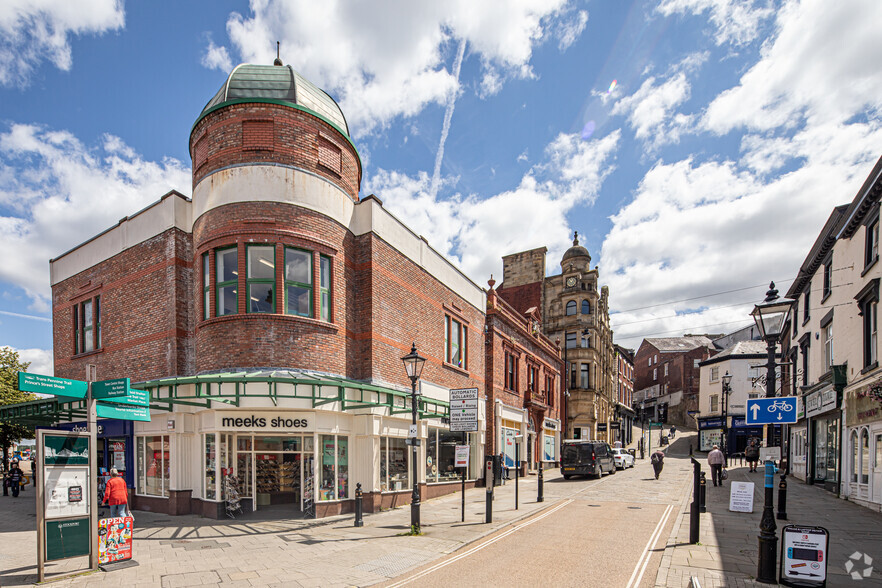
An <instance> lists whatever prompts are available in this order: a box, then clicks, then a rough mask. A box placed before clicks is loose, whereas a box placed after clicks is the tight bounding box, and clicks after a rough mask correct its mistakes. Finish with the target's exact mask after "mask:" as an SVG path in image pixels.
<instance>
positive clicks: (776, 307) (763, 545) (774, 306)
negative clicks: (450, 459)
mask: <svg viewBox="0 0 882 588" xmlns="http://www.w3.org/2000/svg"><path fill="white" fill-rule="evenodd" d="M793 302H794V301H793V300H791V299H789V298H778V290H776V289H775V282H772V283H770V284H769V291H768V292H766V299H765V300H763V301H762V302H761V303H759V304H757V305H756V306H755V307H754V309H753V312H751V313H750V314H752V315H753V320H754V321H756V327H757V329H759V332H760V336H762V338H763V340H765V342H766V345H767V346H768V351H769V355H768V361H767V362H766V398H773V397H774V396H775V367H776V362H775V347H776V346H777V344H778V338H779V337H780V336H781V331H782V328H783V326H784V323H785V322H787V315H788V314H789V313H790V309H791V308H792V306H793ZM773 430H774V429H773V428H771V427H770V428H769V430H768V434H767V435H766V446H770V445H771V440H772V436H773V434H774V433H773ZM765 469H766V474H765V491H766V493H765V501H764V503H763V516H762V519H761V520H760V534H759V557H758V558H757V574H756V579H757V581H758V582H762V583H764V584H776V583H777V582H778V579H777V578H776V568H777V567H778V566H777V557H778V536H777V535H776V533H775V531H776V530H777V528H778V527H777V525H776V524H775V513H774V511H773V508H772V498H773V493H774V486H775V466H774V464H772V462H771V461H768V460H767V461H766V464H765Z"/></svg>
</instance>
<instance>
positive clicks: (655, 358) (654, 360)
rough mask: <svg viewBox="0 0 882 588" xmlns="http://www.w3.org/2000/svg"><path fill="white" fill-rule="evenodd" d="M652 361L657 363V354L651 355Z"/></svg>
mask: <svg viewBox="0 0 882 588" xmlns="http://www.w3.org/2000/svg"><path fill="white" fill-rule="evenodd" d="M652 363H658V355H654V356H653V357H652Z"/></svg>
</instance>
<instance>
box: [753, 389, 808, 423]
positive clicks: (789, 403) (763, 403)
mask: <svg viewBox="0 0 882 588" xmlns="http://www.w3.org/2000/svg"><path fill="white" fill-rule="evenodd" d="M795 422H796V396H780V397H778V398H750V399H748V401H747V418H746V419H745V424H747V425H792V424H793V423H795Z"/></svg>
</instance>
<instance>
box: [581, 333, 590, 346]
mask: <svg viewBox="0 0 882 588" xmlns="http://www.w3.org/2000/svg"><path fill="white" fill-rule="evenodd" d="M582 348H583V349H591V335H590V334H583V335H582Z"/></svg>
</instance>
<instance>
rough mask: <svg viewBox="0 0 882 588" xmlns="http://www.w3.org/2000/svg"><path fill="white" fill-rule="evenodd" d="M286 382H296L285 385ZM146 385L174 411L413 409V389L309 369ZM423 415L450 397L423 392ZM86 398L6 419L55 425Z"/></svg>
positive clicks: (32, 407) (7, 409)
mask: <svg viewBox="0 0 882 588" xmlns="http://www.w3.org/2000/svg"><path fill="white" fill-rule="evenodd" d="M280 384H290V385H284V386H280ZM132 387H133V388H138V389H140V390H146V391H147V392H148V394H149V406H150V409H151V410H166V411H173V410H174V407H175V406H196V407H199V408H205V409H211V408H219V407H221V406H226V407H229V406H241V404H242V401H243V399H248V398H269V399H270V400H271V401H272V403H273V404H274V405H275V406H278V403H279V400H280V399H308V400H310V401H311V403H312V407H313V408H316V407H318V406H322V405H325V404H331V403H334V402H339V403H340V405H341V407H342V409H343V410H346V411H350V410H358V409H365V408H375V407H383V408H385V409H386V412H387V414H389V415H395V414H405V413H408V414H409V413H410V412H411V403H410V396H411V394H410V391H405V390H397V389H395V388H391V387H388V386H380V385H375V384H368V383H365V382H360V381H357V380H350V379H346V378H340V377H336V376H332V375H328V374H323V373H320V372H313V371H307V370H254V371H238V372H225V373H213V374H203V375H200V376H180V377H169V378H160V379H158V380H149V381H146V382H138V383H133V384H132ZM417 398H418V400H417V412H418V415H419V418H421V419H426V418H447V417H449V413H450V404H449V402H447V401H446V400H439V399H435V398H428V397H425V396H418V397H417ZM87 410H88V409H87V406H86V401H85V400H72V399H70V398H45V399H40V400H32V401H30V402H23V403H19V404H8V405H5V406H0V421H4V422H14V423H20V424H28V425H44V426H48V425H53V424H55V423H58V422H71V421H81V420H85V419H86V418H88V414H87Z"/></svg>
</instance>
